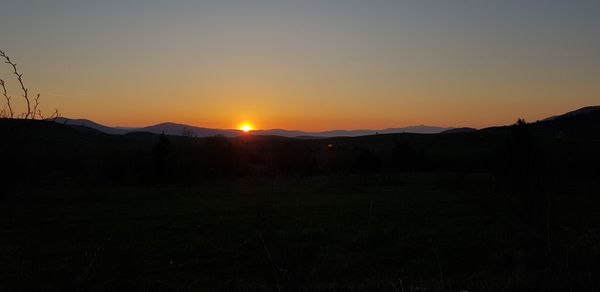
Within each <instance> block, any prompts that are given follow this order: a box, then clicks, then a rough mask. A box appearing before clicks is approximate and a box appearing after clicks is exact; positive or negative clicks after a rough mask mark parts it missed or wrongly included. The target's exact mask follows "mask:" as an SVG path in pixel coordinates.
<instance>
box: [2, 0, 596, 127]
mask: <svg viewBox="0 0 600 292" xmlns="http://www.w3.org/2000/svg"><path fill="white" fill-rule="evenodd" d="M0 49H2V50H4V51H6V52H7V53H8V54H9V55H10V56H11V57H12V58H13V59H14V60H15V61H16V62H17V63H18V64H19V66H20V69H21V70H22V72H24V73H25V75H24V78H25V81H26V85H27V86H28V87H30V90H31V91H32V92H40V93H41V94H42V107H43V109H44V110H45V111H47V112H49V111H53V110H54V108H58V109H59V110H60V112H61V113H62V115H63V116H66V117H71V118H88V119H92V120H94V121H97V122H100V123H103V124H107V125H111V126H141V125H149V124H154V123H159V122H164V121H172V122H179V123H188V124H193V125H197V126H204V127H215V128H235V127H237V126H238V125H239V124H240V123H241V122H243V121H249V122H252V123H253V124H254V125H255V126H256V127H257V128H262V129H267V128H286V129H302V130H327V129H357V128H373V129H375V128H387V127H401V126H408V125H418V124H427V125H436V126H454V127H462V126H470V127H485V126H490V125H499V124H508V123H512V122H514V121H515V120H516V119H517V118H519V117H524V118H526V119H527V120H537V119H541V118H544V117H547V116H550V115H554V114H559V113H563V112H565V111H569V110H574V109H577V108H579V107H582V106H586V105H598V104H600V1H598V0H560V1H558V0H438V1H432V0H293V1H291V0H290V1H286V0H257V1H254V0H237V1H228V0H214V1H192V0H189V1H180V0H172V1H150V0H136V1H133V0H118V1H117V0H103V1H81V0H76V1H75V0H73V1H65V0H53V1H48V0H37V1H33V0H18V1H17V0H3V1H2V3H1V4H0ZM1 65H3V67H1V68H2V70H0V78H3V79H9V78H10V76H9V73H10V71H9V68H8V67H7V66H5V64H1ZM10 81H11V82H13V84H12V87H11V89H12V93H13V95H15V96H16V95H18V94H19V92H18V91H17V90H16V88H15V86H16V84H14V81H13V79H12V78H10ZM15 99H16V97H15Z"/></svg>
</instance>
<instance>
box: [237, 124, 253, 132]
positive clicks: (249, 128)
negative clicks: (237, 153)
mask: <svg viewBox="0 0 600 292" xmlns="http://www.w3.org/2000/svg"><path fill="white" fill-rule="evenodd" d="M240 130H242V131H243V132H244V133H249V132H250V131H252V130H254V127H253V126H252V125H251V124H249V123H242V124H241V125H240Z"/></svg>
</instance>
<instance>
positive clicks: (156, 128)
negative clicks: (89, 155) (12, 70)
mask: <svg viewBox="0 0 600 292" xmlns="http://www.w3.org/2000/svg"><path fill="white" fill-rule="evenodd" d="M597 112H600V106H588V107H583V108H581V109H578V110H575V111H571V112H568V113H565V114H562V115H556V116H552V117H549V118H546V119H543V120H541V121H540V123H548V122H553V121H557V120H561V119H563V120H564V119H568V118H572V117H576V116H585V115H589V114H591V113H597ZM54 121H55V122H56V123H60V124H65V125H70V126H83V127H88V128H92V129H95V130H98V131H101V132H104V133H107V134H116V135H124V134H128V133H134V132H144V133H153V134H161V133H164V134H167V135H174V136H191V137H200V138H202V137H212V136H224V137H237V136H240V135H243V134H244V132H243V131H241V130H237V129H213V128H203V127H196V126H191V125H186V124H178V123H171V122H166V123H160V124H156V125H152V126H147V127H138V128H123V127H109V126H105V125H101V124H99V123H96V122H94V121H91V120H88V119H69V118H62V117H61V118H58V119H56V120H54ZM473 131H477V129H474V128H466V127H464V128H446V127H434V126H425V125H420V126H409V127H402V128H387V129H381V130H331V131H321V132H307V131H299V130H285V129H270V130H254V131H252V132H251V133H252V134H253V135H262V136H282V137H290V138H305V139H314V138H330V137H358V136H368V135H376V134H396V133H412V134H439V133H444V134H453V133H465V132H473Z"/></svg>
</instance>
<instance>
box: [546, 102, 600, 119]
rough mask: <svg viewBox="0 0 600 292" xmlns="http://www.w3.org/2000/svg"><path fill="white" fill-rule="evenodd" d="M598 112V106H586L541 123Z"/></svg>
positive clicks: (599, 107) (599, 109) (599, 108)
mask: <svg viewBox="0 0 600 292" xmlns="http://www.w3.org/2000/svg"><path fill="white" fill-rule="evenodd" d="M598 111H600V106H598V105H597V106H586V107H582V108H580V109H578V110H574V111H571V112H568V113H566V114H562V115H558V116H552V117H549V118H547V119H544V120H542V122H548V121H552V120H556V119H561V118H568V117H575V116H578V115H584V114H590V113H594V112H598Z"/></svg>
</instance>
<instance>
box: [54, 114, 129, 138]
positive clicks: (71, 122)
mask: <svg viewBox="0 0 600 292" xmlns="http://www.w3.org/2000/svg"><path fill="white" fill-rule="evenodd" d="M54 121H55V122H56V123H59V124H64V125H67V126H83V127H88V128H92V129H96V130H98V131H101V132H104V133H106V134H113V135H122V134H126V133H128V132H129V131H128V130H126V129H119V128H113V127H108V126H104V125H101V124H98V123H96V122H94V121H90V120H87V119H68V118H57V119H55V120H54Z"/></svg>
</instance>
